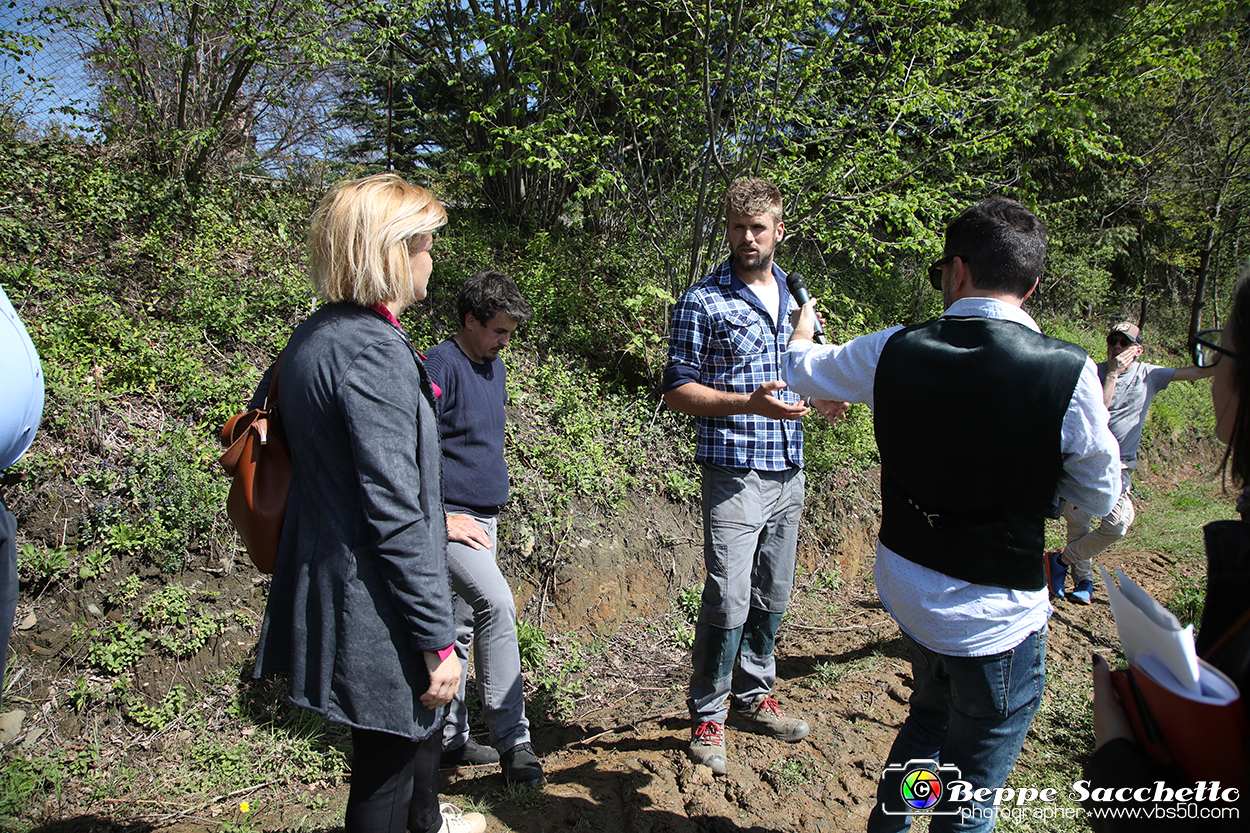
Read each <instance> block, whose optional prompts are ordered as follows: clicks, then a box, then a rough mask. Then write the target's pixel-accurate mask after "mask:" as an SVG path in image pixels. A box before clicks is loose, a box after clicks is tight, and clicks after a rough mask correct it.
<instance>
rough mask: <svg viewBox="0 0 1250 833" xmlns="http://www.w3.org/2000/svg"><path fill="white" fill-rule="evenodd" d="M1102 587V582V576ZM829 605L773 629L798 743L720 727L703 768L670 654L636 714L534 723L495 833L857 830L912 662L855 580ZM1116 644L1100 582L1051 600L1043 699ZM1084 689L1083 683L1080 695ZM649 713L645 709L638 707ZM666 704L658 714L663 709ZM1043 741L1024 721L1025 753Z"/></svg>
mask: <svg viewBox="0 0 1250 833" xmlns="http://www.w3.org/2000/svg"><path fill="white" fill-rule="evenodd" d="M1114 564H1115V566H1119V567H1121V568H1122V569H1124V570H1125V572H1126V573H1128V574H1130V575H1132V576H1134V577H1135V579H1136V580H1138V581H1139V582H1140V583H1142V584H1143V586H1145V587H1146V589H1147V590H1150V591H1151V592H1153V593H1156V594H1161V593H1165V592H1166V590H1167V588H1168V586H1169V583H1170V577H1169V575H1168V570H1167V567H1168V565H1167V562H1166V561H1164V560H1163V559H1162V558H1161V557H1159V556H1157V555H1156V554H1153V553H1149V552H1121V553H1117V554H1116V556H1115V559H1114ZM1100 591H1101V588H1100ZM828 605H832V606H833V607H834V608H836V611H837V612H836V613H834V615H832V616H831V617H829V618H828V619H827V620H825V621H822V622H821V623H820V624H819V625H816V624H815V622H814V621H812V622H811V623H810V624H804V622H805V619H807V618H808V617H811V616H812V615H813V614H814V613H816V612H817V611H816V610H815V608H816V607H817V604H816V603H815V602H814V601H813V600H812V599H811V598H805V599H803V600H801V601H800V603H799V604H798V605H796V610H795V613H796V614H797V615H796V616H795V617H794V619H793V620H792V621H791V622H790V624H788V626H787V627H786V628H785V629H784V630H783V633H782V635H781V637H780V639H779V644H778V655H779V658H780V664H779V678H780V681H779V684H778V686H777V694H778V696H779V698H780V699H781V701H782V703H783V705H784V707H785V708H786V709H787V711H789V712H791V713H794V714H798V715H802V716H803V717H804V718H805V719H806V720H807V721H808V722H809V723H810V724H811V725H812V732H811V734H810V735H809V736H808V738H806V739H805V740H803V741H800V742H799V743H797V744H783V743H779V742H776V741H772V740H768V739H764V738H760V737H756V736H753V735H749V734H746V733H743V732H740V731H735V730H734V729H733V728H732V727H731V728H730V729H729V731H728V733H727V741H728V753H729V758H730V767H731V769H730V774H729V775H728V776H726V777H713V776H711V775H710V773H709V772H708V771H707V770H706V769H703V768H696V767H694V766H692V765H691V763H690V762H689V761H688V759H687V758H686V755H685V752H684V746H685V742H686V737H687V732H688V722H687V719H686V716H685V712H684V704H683V703H682V702H681V699H680V697H681V688H682V686H683V685H684V683H685V674H686V672H685V668H684V666H683V665H681V664H678V663H675V664H674V666H673V667H672V668H671V683H672V685H673V687H674V689H675V690H676V693H675V695H674V696H672V697H671V699H669V700H668V701H667V702H664V701H656V702H654V703H653V704H651V705H653V707H655V710H654V711H649V713H647V714H643V715H641V716H639V715H638V714H636V713H635V711H636V710H635V709H631V708H630V703H631V702H637V701H636V700H634V701H631V700H627V701H626V702H624V703H621V704H619V705H618V706H617V707H616V708H614V709H612V710H610V711H605V712H603V713H600V714H599V715H598V720H592V721H588V722H586V723H585V724H584V725H581V726H566V727H563V728H562V729H561V731H560V732H558V733H556V734H555V735H552V734H550V733H547V732H543V731H539V732H538V733H537V734H536V737H537V740H538V744H537V745H538V748H539V751H540V752H541V753H542V754H543V758H544V764H545V766H546V767H547V770H548V772H549V773H550V778H551V783H550V785H549V786H548V788H547V789H546V791H545V794H544V797H543V798H542V799H541V800H540V801H538V802H537V803H536V804H535V805H534V806H524V805H521V804H517V803H514V802H507V801H498V800H496V803H495V806H494V818H493V819H492V821H491V825H490V827H489V828H488V829H489V830H491V831H505V830H513V831H517V832H518V833H548V831H563V830H602V831H621V833H644V832H646V831H652V832H653V833H659V831H673V833H678V832H679V831H681V832H683V833H684V832H685V831H691V832H693V831H700V833H704V832H710V831H716V832H717V833H722V832H724V833H728V832H729V831H752V833H755V832H756V831H804V833H806V831H822V833H824V832H832V831H859V830H863V829H864V824H865V822H866V819H867V814H868V812H869V810H870V809H871V807H872V801H873V795H874V792H875V789H876V779H877V776H878V775H879V772H880V769H881V766H882V762H883V760H884V758H885V756H886V753H887V752H888V750H889V746H890V744H891V743H892V742H893V739H894V735H895V733H896V731H897V727H898V726H899V724H900V723H901V722H902V720H903V719H904V717H905V716H906V702H907V697H908V696H909V694H910V688H909V685H910V665H909V663H908V661H907V659H906V652H905V649H904V648H903V645H902V642H901V641H900V640H899V638H898V630H897V627H896V626H895V625H894V623H893V620H892V619H890V617H889V616H888V614H886V613H885V611H884V610H883V609H882V608H881V606H880V604H879V602H878V601H877V599H876V596H875V593H874V592H873V591H872V588H871V585H870V584H868V583H867V582H865V581H863V580H859V581H856V582H854V583H853V584H852V585H851V586H849V587H847V588H845V589H844V590H842V591H839V592H837V593H834V594H826V595H825V596H824V598H823V599H822V600H821V603H820V606H821V607H826V606H828ZM1117 644H1118V639H1117V638H1116V636H1115V627H1114V622H1113V620H1112V618H1111V609H1110V606H1109V605H1108V603H1107V600H1106V594H1105V592H1100V597H1098V596H1096V597H1095V601H1094V604H1092V605H1090V606H1079V605H1074V604H1071V603H1065V602H1062V601H1060V602H1058V603H1057V604H1056V607H1055V614H1054V616H1053V617H1052V619H1051V625H1050V633H1049V640H1048V657H1047V670H1048V675H1049V678H1050V679H1049V681H1048V686H1047V688H1048V695H1047V696H1048V697H1051V696H1052V695H1053V692H1055V691H1057V690H1060V689H1062V690H1064V691H1065V696H1072V695H1071V692H1072V691H1073V690H1074V689H1075V690H1078V691H1087V690H1088V668H1089V656H1090V653H1091V651H1093V650H1099V651H1102V652H1103V653H1105V654H1110V653H1112V652H1113V651H1114V646H1115V645H1117ZM1085 696H1086V697H1088V695H1087V694H1086V695H1085ZM644 711H648V710H644ZM659 715H662V716H659ZM1045 743H1046V739H1044V738H1041V737H1037V736H1036V734H1035V733H1031V734H1030V736H1029V739H1028V741H1027V743H1026V748H1025V753H1024V755H1023V756H1022V765H1027V763H1028V761H1029V760H1030V757H1031V754H1033V753H1037V752H1040V751H1041V749H1040V747H1041V746H1042V745H1044V744H1045ZM500 784H501V781H500V779H499V776H498V775H497V774H495V773H494V772H493V771H490V770H488V771H487V772H485V773H482V774H476V773H471V772H464V773H457V774H454V775H451V776H449V777H447V778H446V779H445V782H444V792H445V794H447V795H448V796H449V797H450V799H451V800H455V797H456V796H477V795H482V794H484V793H486V794H489V793H490V792H491V791H498V790H499V787H500Z"/></svg>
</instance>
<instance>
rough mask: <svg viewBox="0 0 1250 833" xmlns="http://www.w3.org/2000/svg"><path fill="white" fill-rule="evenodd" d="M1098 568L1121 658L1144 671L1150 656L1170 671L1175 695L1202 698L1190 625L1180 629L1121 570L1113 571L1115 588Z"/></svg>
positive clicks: (1108, 575)
mask: <svg viewBox="0 0 1250 833" xmlns="http://www.w3.org/2000/svg"><path fill="white" fill-rule="evenodd" d="M1098 569H1100V570H1102V580H1103V583H1104V584H1105V585H1106V587H1107V597H1108V598H1109V599H1110V600H1111V614H1112V615H1113V616H1114V617H1115V627H1116V630H1117V631H1119V632H1120V646H1121V647H1122V648H1123V649H1124V656H1125V658H1126V659H1127V660H1128V661H1129V662H1130V663H1132V664H1133V665H1136V666H1138V667H1139V668H1143V670H1145V666H1143V663H1142V657H1150V658H1151V659H1152V660H1153V661H1154V662H1156V663H1157V664H1158V665H1160V666H1162V667H1163V668H1165V669H1166V670H1167V671H1169V672H1170V674H1171V676H1172V681H1173V683H1174V684H1175V685H1177V686H1179V688H1178V689H1174V690H1175V691H1176V692H1177V693H1178V694H1185V695H1186V696H1188V697H1191V698H1192V699H1202V685H1201V683H1200V682H1199V679H1200V672H1199V667H1198V652H1197V651H1196V650H1195V649H1194V627H1193V625H1187V626H1186V627H1183V628H1182V627H1181V623H1180V621H1179V620H1178V619H1177V618H1176V617H1175V616H1174V615H1172V613H1171V612H1170V611H1169V610H1167V609H1166V608H1165V607H1164V606H1163V605H1161V604H1159V603H1158V602H1157V601H1155V600H1154V598H1153V597H1152V596H1151V595H1150V594H1149V593H1147V592H1146V591H1145V590H1143V589H1142V588H1141V587H1140V586H1138V584H1137V583H1136V582H1135V581H1133V580H1132V579H1131V578H1129V577H1128V576H1126V575H1124V573H1123V571H1121V570H1116V571H1115V572H1116V575H1117V576H1118V577H1119V579H1120V585H1119V586H1118V587H1117V586H1116V585H1115V583H1114V582H1113V581H1112V580H1111V576H1110V574H1108V573H1107V568H1106V567H1103V566H1101V565H1100V566H1099V568H1098ZM1148 673H1149V672H1148ZM1151 676H1152V677H1155V676H1156V675H1155V674H1151ZM1155 681H1156V682H1158V683H1159V684H1160V685H1164V686H1167V685H1168V681H1167V680H1164V679H1158V678H1156V680H1155Z"/></svg>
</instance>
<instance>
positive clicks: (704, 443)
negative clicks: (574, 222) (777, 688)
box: [664, 179, 808, 775]
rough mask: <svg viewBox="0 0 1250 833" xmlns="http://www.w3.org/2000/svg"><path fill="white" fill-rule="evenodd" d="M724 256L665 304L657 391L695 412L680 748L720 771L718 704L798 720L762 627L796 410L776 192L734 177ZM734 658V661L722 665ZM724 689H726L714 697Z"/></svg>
mask: <svg viewBox="0 0 1250 833" xmlns="http://www.w3.org/2000/svg"><path fill="white" fill-rule="evenodd" d="M725 217H726V222H725V233H726V237H727V238H728V242H729V247H730V256H729V259H728V260H727V261H725V262H724V263H722V264H721V265H720V266H719V267H718V268H717V269H716V270H715V271H713V272H712V274H710V275H708V276H707V277H706V278H704V279H703V280H702V281H700V282H699V283H697V284H695V285H694V286H693V287H691V288H690V289H689V290H688V291H687V292H686V294H685V295H683V296H682V298H681V300H680V301H679V302H678V304H677V309H676V311H675V312H674V313H673V330H672V335H671V337H670V341H669V347H668V365H667V366H666V368H665V370H664V401H665V403H666V404H667V405H668V407H670V408H672V409H673V410H675V411H682V412H684V413H688V414H694V415H695V416H696V417H698V420H697V423H698V449H697V451H696V453H695V458H696V459H697V460H698V461H699V464H700V468H701V470H702V474H703V558H704V563H705V565H706V567H707V580H706V582H705V583H704V586H703V607H702V610H701V612H700V614H699V621H698V624H696V625H695V639H694V649H693V664H694V672H693V674H692V675H691V678H690V698H689V700H688V701H687V704H688V705H689V707H690V716H691V719H692V721H693V724H694V726H693V734H692V738H691V743H690V755H691V757H692V758H693V759H694V760H695V761H696V762H697V763H701V764H705V765H706V766H708V767H711V769H712V771H713V772H715V773H717V774H720V775H723V774H725V772H726V771H727V770H728V765H727V762H726V757H725V718H726V717H727V716H728V714H729V707H730V705H731V704H732V706H733V709H734V714H735V717H736V718H737V722H738V724H739V725H741V726H743V727H744V728H747V729H748V730H751V731H755V732H759V733H763V734H767V735H770V736H772V737H776V738H780V739H781V740H785V741H790V742H794V741H798V740H800V739H802V738H803V737H805V736H806V735H807V733H808V726H807V724H806V723H805V722H804V721H802V720H797V719H795V718H792V717H787V716H785V715H784V714H783V713H782V711H781V709H780V708H779V707H778V705H777V701H776V700H775V699H773V697H772V695H771V691H772V687H773V683H774V682H775V681H776V679H777V667H776V661H775V660H774V658H773V641H774V639H775V637H776V635H777V628H778V626H780V624H781V617H782V614H783V613H785V610H786V605H787V604H788V603H789V601H790V588H791V586H792V585H793V583H794V555H795V544H796V542H797V539H798V526H799V517H800V515H801V514H802V512H803V483H804V480H803V469H802V466H803V429H802V426H801V424H800V422H799V420H800V419H802V417H803V416H804V415H805V414H806V413H807V412H808V407H807V406H806V405H805V404H804V403H803V402H802V400H801V399H800V398H799V397H798V396H797V395H795V394H794V393H792V392H790V391H789V390H787V389H786V385H785V382H783V381H781V359H782V355H783V354H784V353H785V350H786V345H787V342H788V340H789V337H790V330H791V326H790V319H789V312H790V310H791V309H792V308H794V306H795V303H794V301H793V300H792V299H791V296H790V292H789V290H788V289H787V288H786V280H785V273H784V272H783V271H781V269H779V268H778V267H777V266H775V265H774V264H773V252H774V250H775V249H776V247H777V244H778V243H780V242H781V239H782V237H783V236H784V234H785V224H784V223H783V222H782V219H781V192H780V191H778V190H777V187H776V186H775V185H773V184H772V183H769V182H765V181H764V180H761V179H740V180H737V181H735V182H734V183H733V184H731V185H730V187H729V190H728V191H727V192H726V194H725ZM735 666H736V668H735ZM727 700H728V701H730V702H727Z"/></svg>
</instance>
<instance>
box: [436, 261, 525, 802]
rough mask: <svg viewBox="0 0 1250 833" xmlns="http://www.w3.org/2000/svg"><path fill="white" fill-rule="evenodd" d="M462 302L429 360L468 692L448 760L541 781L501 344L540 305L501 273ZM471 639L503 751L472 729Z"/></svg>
mask: <svg viewBox="0 0 1250 833" xmlns="http://www.w3.org/2000/svg"><path fill="white" fill-rule="evenodd" d="M456 311H457V314H458V315H459V318H460V322H461V325H462V326H461V328H460V330H459V332H457V333H456V334H455V335H454V336H452V337H451V338H449V339H447V340H446V341H444V342H442V343H440V344H438V345H436V346H434V347H432V348H430V350H429V352H428V354H427V355H426V362H425V367H426V370H427V372H428V373H429V376H430V380H431V381H432V382H434V384H435V385H437V386H438V388H439V392H438V394H437V395H438V418H439V430H440V433H441V434H442V443H443V503H444V507H445V509H446V511H447V537H448V543H447V570H448V572H449V573H450V575H451V586H452V589H453V590H454V591H455V593H456V645H455V647H456V653H457V654H458V655H459V657H460V664H461V667H462V668H463V669H465V670H463V671H462V672H461V677H460V691H459V692H458V693H457V695H456V697H455V699H453V700H452V702H451V703H450V704H449V705H448V707H447V723H446V724H445V725H444V727H443V766H444V767H445V768H449V767H457V766H462V765H475V764H489V763H494V762H495V761H498V762H499V764H500V767H501V768H502V769H503V775H504V779H505V780H507V781H508V782H509V783H515V784H523V785H527V786H534V787H537V786H541V785H542V784H543V783H544V782H545V780H546V779H545V777H544V775H543V770H542V765H541V764H540V763H539V762H538V758H537V757H536V756H535V754H534V747H533V746H532V745H531V744H530V731H529V720H527V719H526V717H525V699H524V696H523V691H522V683H521V653H520V648H519V646H518V644H517V633H516V605H515V603H514V602H513V599H512V588H510V587H509V586H508V582H507V581H506V580H505V579H504V577H503V575H502V574H501V573H500V572H499V566H498V565H497V564H496V563H495V557H496V541H497V538H496V534H497V527H498V518H499V511H500V509H502V508H503V504H504V503H506V502H507V500H508V466H507V464H506V463H505V462H504V456H503V439H504V404H505V403H506V402H507V398H508V392H507V386H506V385H505V376H504V365H503V362H502V361H500V359H499V351H501V350H503V349H504V348H505V347H507V346H508V342H509V340H510V339H511V338H512V334H513V333H514V332H515V331H516V328H517V327H518V326H519V325H520V324H522V323H524V322H525V321H528V320H529V319H530V317H531V316H532V315H533V312H532V311H531V310H530V307H529V305H528V304H527V303H526V302H525V299H524V298H522V297H521V292H520V290H518V289H517V286H516V284H515V283H513V282H512V279H511V278H509V277H508V276H507V275H504V274H501V273H499V272H481V273H479V274H477V275H474V276H473V277H472V278H469V279H468V280H467V281H465V283H464V286H463V287H462V288H461V290H460V297H459V299H458V300H457V303H456ZM470 640H472V642H473V648H474V656H475V659H476V672H477V681H478V687H479V689H480V690H481V695H482V716H483V717H484V718H485V720H486V725H487V727H488V728H489V729H490V737H491V745H492V746H494V747H495V749H493V750H492V749H490V748H489V747H484V746H481V745H479V744H478V743H476V742H475V741H473V740H472V739H471V738H470V737H469V716H468V712H467V710H466V709H465V702H464V690H465V680H466V677H467V669H468V658H469V642H470Z"/></svg>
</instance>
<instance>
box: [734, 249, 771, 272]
mask: <svg viewBox="0 0 1250 833" xmlns="http://www.w3.org/2000/svg"><path fill="white" fill-rule="evenodd" d="M772 259H773V253H772V252H765V251H758V252H756V253H755V254H753V255H747V256H746V257H743V256H742V255H740V254H738V253H737V252H734V256H733V260H734V265H735V266H737V267H738V268H739V270H740V271H743V272H759V271H761V270H762V269H764V267H766V266H768V265H769V264H770V263H771V262H772Z"/></svg>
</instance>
